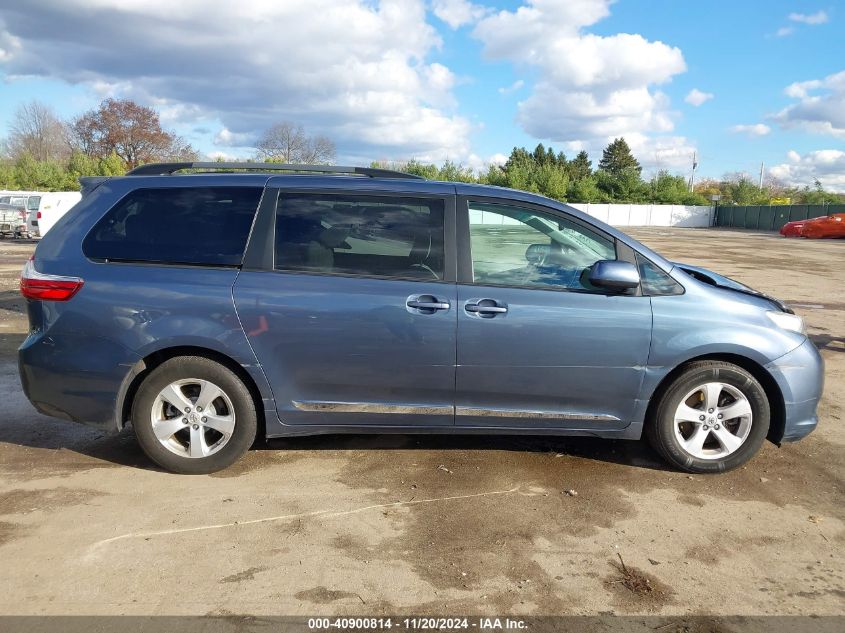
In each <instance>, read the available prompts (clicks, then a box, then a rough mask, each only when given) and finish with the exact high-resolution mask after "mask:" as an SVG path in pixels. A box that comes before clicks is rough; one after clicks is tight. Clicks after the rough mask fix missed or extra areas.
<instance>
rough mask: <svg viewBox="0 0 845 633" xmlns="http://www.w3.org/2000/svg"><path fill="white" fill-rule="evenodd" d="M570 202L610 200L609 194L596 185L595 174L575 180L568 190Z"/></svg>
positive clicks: (567, 196) (567, 195)
mask: <svg viewBox="0 0 845 633" xmlns="http://www.w3.org/2000/svg"><path fill="white" fill-rule="evenodd" d="M566 199H567V200H568V201H569V202H608V201H609V200H608V199H607V196H606V195H605V194H604V193H603V192H602V191H600V190H599V188H598V186H597V185H596V177H595V176H593V175H590V176H586V177H584V178H579V179H578V180H573V181H571V182H570V183H569V188H568V189H567V191H566Z"/></svg>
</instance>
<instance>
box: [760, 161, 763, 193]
mask: <svg viewBox="0 0 845 633" xmlns="http://www.w3.org/2000/svg"><path fill="white" fill-rule="evenodd" d="M760 191H763V161H760Z"/></svg>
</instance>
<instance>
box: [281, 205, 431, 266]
mask: <svg viewBox="0 0 845 633" xmlns="http://www.w3.org/2000/svg"><path fill="white" fill-rule="evenodd" d="M443 232H444V203H443V200H441V199H431V198H411V197H407V198H406V197H386V196H348V195H334V194H313V195H312V194H308V195H300V194H285V193H282V195H281V196H280V197H279V205H278V210H277V213H276V258H275V267H276V269H277V270H284V271H301V272H312V273H322V274H335V275H360V276H365V277H386V278H401V279H419V280H427V281H437V280H442V279H443V274H444V255H443Z"/></svg>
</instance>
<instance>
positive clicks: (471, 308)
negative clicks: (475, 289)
mask: <svg viewBox="0 0 845 633" xmlns="http://www.w3.org/2000/svg"><path fill="white" fill-rule="evenodd" d="M464 310H466V311H467V312H469V313H470V314H476V315H478V316H480V317H484V318H488V319H489V318H492V317H494V316H496V315H497V314H505V313H506V312H507V311H508V307H507V306H506V305H504V304H503V303H500V302H499V301H496V300H495V299H471V300H469V301H467V302H466V303H465V304H464Z"/></svg>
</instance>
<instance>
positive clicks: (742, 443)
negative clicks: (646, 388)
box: [646, 361, 770, 473]
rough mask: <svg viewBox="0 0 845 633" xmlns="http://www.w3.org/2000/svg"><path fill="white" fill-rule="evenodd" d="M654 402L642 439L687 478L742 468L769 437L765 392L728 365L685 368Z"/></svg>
mask: <svg viewBox="0 0 845 633" xmlns="http://www.w3.org/2000/svg"><path fill="white" fill-rule="evenodd" d="M658 397H659V402H658V403H657V406H656V408H655V409H654V410H655V414H654V416H653V418H652V419H651V420H649V421H648V422H647V425H646V436H647V437H648V439H649V441H650V442H651V444H652V446H654V448H655V449H656V450H657V452H658V453H660V454H661V455H662V456H663V457H664V458H665V459H666V460H667V461H669V462H670V463H671V464H673V465H674V466H677V467H678V468H681V469H682V470H686V471H688V472H694V473H713V472H724V471H726V470H730V469H732V468H736V467H737V466H740V465H742V464H744V463H745V462H747V461H748V460H749V459H751V457H752V456H753V455H754V454H755V453H756V452H757V450H758V449H759V448H760V446H761V445H762V443H763V440H765V439H766V435H767V434H768V431H769V418H770V408H769V400H768V398H767V397H766V391H765V389H763V386H762V385H761V384H760V382H759V381H758V380H757V379H756V378H754V376H752V375H751V374H750V373H749V372H747V371H746V370H745V369H743V368H742V367H739V366H738V365H734V364H732V363H726V362H721V361H698V362H693V363H690V364H689V365H687V366H686V367H685V368H684V369H683V370H682V371H681V373H680V374H679V375H678V376H677V377H676V378H675V380H674V381H673V382H672V383H671V384H670V385H669V386H668V387H667V388H666V389H665V390H664V391H663V393H662V395H660V396H658Z"/></svg>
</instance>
